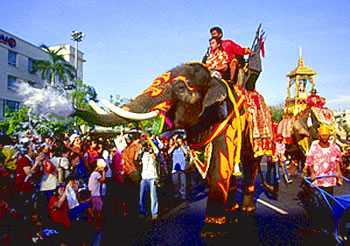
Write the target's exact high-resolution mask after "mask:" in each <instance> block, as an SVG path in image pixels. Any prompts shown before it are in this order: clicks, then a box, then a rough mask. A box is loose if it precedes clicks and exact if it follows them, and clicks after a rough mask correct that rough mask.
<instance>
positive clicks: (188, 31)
mask: <svg viewBox="0 0 350 246" xmlns="http://www.w3.org/2000/svg"><path fill="white" fill-rule="evenodd" d="M349 17H350V1H348V0H334V1H329V0H328V1H326V0H305V1H301V0H295V1H277V0H276V1H273V0H264V1H262V0H260V1H258V0H250V1H230V0H221V1H208V0H191V1H184V0H181V1H175V0H174V1H165V0H160V1H159V0H154V1H146V0H145V1H142V0H133V1H120V0H118V1H112V0H110V1H103V0H99V1H98V0H66V1H62V0H61V1H56V0H50V1H47V0H31V1H30V0H17V1H7V2H6V5H3V6H2V11H1V15H0V23H1V29H3V30H5V31H8V32H10V33H11V34H13V35H16V36H18V37H20V38H22V39H24V40H26V41H29V42H30V43H32V44H34V45H38V46H39V45H41V44H46V45H49V46H55V45H62V44H71V45H74V43H73V41H72V40H71V37H70V36H71V32H72V30H80V31H82V32H84V33H85V34H86V37H85V39H84V40H83V41H82V42H81V43H79V49H80V50H81V51H83V52H84V58H85V59H86V61H87V62H86V63H85V64H84V82H85V83H86V84H89V85H92V86H94V87H95V89H96V90H97V93H98V95H99V99H102V98H109V95H117V94H118V95H120V96H121V97H127V98H133V97H135V96H137V95H138V94H139V93H140V92H142V91H143V90H144V89H145V88H146V87H148V86H149V85H150V84H151V83H152V81H153V80H154V79H155V78H156V77H157V76H158V75H160V74H163V73H164V72H167V71H168V70H170V69H172V68H174V67H176V66H178V65H180V64H183V63H186V62H192V61H200V60H201V59H202V56H203V54H204V53H205V50H206V48H207V47H208V39H209V37H210V34H209V29H210V28H211V27H213V26H220V27H222V29H223V30H224V39H232V40H234V41H235V42H237V43H238V44H240V45H241V46H244V47H250V46H251V44H252V41H253V37H254V34H255V31H256V28H257V27H258V25H259V23H262V24H263V28H264V30H265V31H266V34H267V40H266V44H265V51H266V57H265V58H264V59H263V72H262V74H261V75H260V78H259V80H258V85H257V90H258V91H259V92H260V93H261V94H262V95H263V96H264V97H265V100H266V102H267V103H268V104H269V105H276V104H279V103H281V102H284V100H285V98H286V95H287V86H288V78H287V77H286V76H285V75H286V74H288V73H289V72H290V71H292V70H293V69H294V68H295V67H296V66H297V63H298V59H299V47H300V46H301V47H302V56H303V59H304V62H305V65H306V66H308V67H310V68H312V69H313V70H315V71H317V72H318V74H317V75H316V76H315V83H316V88H317V90H318V92H319V94H320V95H322V96H324V97H326V99H327V104H326V105H328V107H330V108H332V109H339V108H341V109H350V95H349V89H348V88H349V82H350V69H349V65H350V50H349V41H350V24H349V19H350V18H349Z"/></svg>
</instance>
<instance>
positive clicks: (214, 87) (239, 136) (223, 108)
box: [73, 62, 272, 225]
mask: <svg viewBox="0 0 350 246" xmlns="http://www.w3.org/2000/svg"><path fill="white" fill-rule="evenodd" d="M245 93H247V91H246V90H245V89H243V88H241V87H240V86H238V85H234V86H232V85H231V86H229V85H228V84H227V83H226V82H225V81H224V80H220V79H218V78H216V77H212V76H211V72H210V71H209V69H208V68H207V67H206V66H205V65H204V64H202V63H198V62H194V63H186V64H184V65H182V66H179V67H177V68H175V69H173V70H171V71H169V72H167V73H165V74H163V75H161V76H159V77H157V78H156V79H155V80H154V82H153V83H152V84H151V86H150V87H149V88H147V89H146V90H144V91H143V92H142V93H141V94H140V95H138V96H137V97H136V98H135V99H134V100H132V101H131V102H130V103H129V104H127V105H126V106H125V107H124V108H123V109H121V108H117V107H115V106H114V105H112V104H111V103H109V102H108V101H107V100H102V103H103V104H104V105H105V106H106V107H107V108H108V109H109V110H110V111H111V112H106V111H104V110H103V109H101V108H99V107H98V106H97V105H96V103H94V102H91V106H92V107H93V109H94V110H95V112H94V111H89V110H84V109H76V110H75V113H74V114H73V115H74V116H78V117H81V118H82V119H84V120H86V121H88V122H90V123H93V124H96V125H101V126H115V125H118V124H124V123H128V122H129V121H141V120H145V119H150V118H152V117H155V116H157V115H161V114H162V115H165V117H166V118H167V120H168V121H170V122H172V124H173V128H175V129H184V130H185V131H186V136H187V140H188V143H189V145H190V148H191V153H192V155H193V156H195V152H196V151H197V152H203V151H205V153H206V156H207V157H206V159H205V161H204V162H206V164H207V165H204V166H205V167H203V169H202V171H203V173H204V174H205V175H204V176H205V177H207V180H208V184H209V191H208V200H207V205H206V214H205V223H206V224H214V225H222V224H225V223H226V222H227V221H228V219H227V216H226V215H227V214H231V213H230V212H234V211H237V210H238V207H239V205H238V203H237V202H236V197H235V194H236V190H237V185H236V179H235V176H234V175H233V173H234V170H235V165H236V164H237V163H238V162H241V163H242V169H243V170H242V171H243V179H242V203H241V210H242V211H243V212H245V213H254V211H255V209H256V207H255V202H254V189H255V186H254V183H255V179H256V176H257V171H258V167H259V164H260V160H261V157H262V155H259V156H256V155H254V151H253V143H252V141H251V139H252V135H251V131H252V128H251V125H250V121H249V117H248V113H247V107H246V106H247V105H246V104H247V103H246V102H247V101H246V95H245ZM262 110H269V109H268V107H265V109H262ZM267 113H268V114H269V115H271V112H270V111H268V112H267ZM270 119H271V121H267V124H270V125H271V127H272V117H270ZM167 127H168V126H167ZM192 150H195V151H192ZM197 168H198V166H197ZM264 184H265V183H264Z"/></svg>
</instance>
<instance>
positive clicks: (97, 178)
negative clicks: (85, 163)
mask: <svg viewBox="0 0 350 246" xmlns="http://www.w3.org/2000/svg"><path fill="white" fill-rule="evenodd" d="M96 166H97V167H96V169H95V171H93V172H92V173H91V175H90V178H89V183H88V188H89V191H90V192H91V201H92V203H93V204H94V205H95V209H96V211H97V214H96V227H95V228H96V230H103V229H104V227H103V226H101V215H102V207H103V202H102V199H101V192H100V190H101V184H102V183H104V182H105V180H106V167H107V164H106V162H105V161H104V160H103V159H98V160H97V161H96Z"/></svg>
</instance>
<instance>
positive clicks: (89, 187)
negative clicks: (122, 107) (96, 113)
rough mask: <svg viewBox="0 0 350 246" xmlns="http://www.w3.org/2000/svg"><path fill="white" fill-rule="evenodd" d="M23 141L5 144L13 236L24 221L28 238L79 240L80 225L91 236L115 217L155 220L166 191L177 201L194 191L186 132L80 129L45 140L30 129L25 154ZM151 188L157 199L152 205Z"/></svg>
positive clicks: (4, 226)
mask: <svg viewBox="0 0 350 246" xmlns="http://www.w3.org/2000/svg"><path fill="white" fill-rule="evenodd" d="M117 142H118V143H117ZM15 144H16V143H13V145H12V146H11V145H7V146H3V145H2V144H1V145H0V149H1V151H0V153H2V156H1V158H0V170H1V175H0V176H1V181H2V182H1V196H0V199H1V200H0V202H1V204H0V209H1V210H0V218H1V219H2V223H1V231H0V232H1V237H2V241H5V242H6V241H7V242H11V241H16V240H19V239H20V238H21V237H19V236H18V235H16V234H15V233H14V230H13V229H14V227H15V226H17V224H19V223H20V221H21V222H23V225H24V224H25V225H26V226H27V227H28V228H31V229H30V230H28V229H26V230H25V233H24V232H23V233H24V234H28V235H23V237H24V238H26V239H27V240H29V239H30V240H32V241H33V242H34V241H35V242H36V241H40V240H44V238H45V237H49V236H50V237H51V238H52V240H53V239H54V238H55V235H56V239H55V240H58V238H60V239H59V240H61V241H62V242H67V243H69V242H70V240H72V239H73V238H74V239H75V240H78V238H79V237H76V236H75V237H74V236H72V235H74V233H75V234H76V233H77V230H80V231H84V235H86V232H87V231H92V232H97V231H99V230H103V229H104V226H103V225H104V222H105V220H106V219H107V218H112V217H113V216H114V215H119V216H134V217H138V218H140V219H143V220H145V221H155V220H157V219H158V218H159V210H160V209H159V207H160V206H159V199H158V198H159V197H166V198H167V201H171V202H174V203H176V202H178V201H182V200H185V199H188V198H189V196H190V192H189V190H190V189H189V187H188V186H189V184H191V179H187V181H186V177H192V175H194V174H195V173H194V168H193V166H192V164H193V163H192V162H191V158H190V152H189V147H188V146H187V144H186V139H185V138H184V137H183V136H179V134H178V133H175V134H173V136H171V137H169V138H168V137H166V136H164V137H162V138H160V137H159V136H157V135H155V134H153V135H151V136H149V137H147V136H146V135H144V134H141V135H140V134H139V133H137V134H127V135H124V136H120V137H119V138H116V139H110V138H104V137H92V136H84V137H82V136H80V135H78V134H77V133H73V134H71V135H70V136H69V135H68V134H62V135H61V136H59V137H57V138H55V137H52V136H47V137H45V138H43V140H42V141H39V140H38V139H34V138H33V137H32V136H30V135H29V136H28V138H27V139H26V141H25V142H23V143H21V150H22V152H23V153H20V152H19V151H16V148H15V147H14V146H15ZM17 144H19V143H17ZM188 170H191V172H188ZM186 186H187V187H186ZM147 192H149V197H150V202H151V204H146V202H147V201H148V200H147V199H146V198H147ZM163 200H164V199H163ZM163 200H162V201H163ZM148 208H150V211H149V212H148V211H147V210H148ZM82 228H86V229H83V230H82ZM11 229H12V230H11ZM16 231H17V229H16ZM94 234H96V233H90V235H94ZM58 235H59V236H58ZM77 235H79V234H77ZM84 238H85V237H84ZM22 239H23V238H22ZM65 240H66V241H65ZM86 240H89V239H86ZM90 240H91V239H90ZM79 243H81V244H83V243H86V242H85V241H84V240H81V242H79ZM74 245H75V244H74Z"/></svg>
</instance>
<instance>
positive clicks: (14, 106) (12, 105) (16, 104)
mask: <svg viewBox="0 0 350 246" xmlns="http://www.w3.org/2000/svg"><path fill="white" fill-rule="evenodd" d="M6 106H7V107H8V109H9V110H10V112H12V111H15V112H17V111H18V109H19V102H17V101H12V100H5V103H4V109H3V111H2V112H3V116H5V114H6V113H7V112H8V110H7V108H6Z"/></svg>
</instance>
